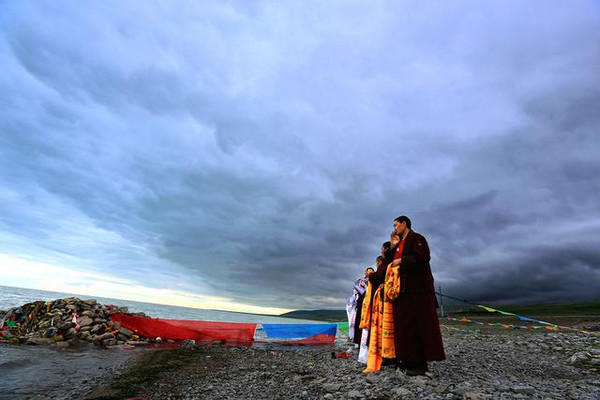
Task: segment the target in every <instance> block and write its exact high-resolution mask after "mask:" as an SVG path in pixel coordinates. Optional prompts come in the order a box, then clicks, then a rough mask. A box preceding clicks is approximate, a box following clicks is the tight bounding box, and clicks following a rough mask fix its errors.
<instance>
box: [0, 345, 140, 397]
mask: <svg viewBox="0 0 600 400" xmlns="http://www.w3.org/2000/svg"><path fill="white" fill-rule="evenodd" d="M141 351H144V350H143V349H120V348H113V349H104V348H101V347H98V346H93V345H82V346H81V347H75V348H65V349H63V348H56V347H53V346H29V345H8V344H0V399H75V398H79V397H81V395H82V394H83V393H85V391H87V390H88V389H89V388H90V387H91V386H93V385H95V384H98V383H100V382H101V381H102V380H104V379H106V378H107V377H110V376H113V375H114V374H115V373H116V371H117V370H118V369H119V368H122V367H123V366H124V365H125V363H126V362H127V361H128V360H130V359H131V358H132V357H134V356H135V355H137V354H139V353H140V352H141Z"/></svg>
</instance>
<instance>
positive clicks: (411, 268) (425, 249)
mask: <svg viewBox="0 0 600 400" xmlns="http://www.w3.org/2000/svg"><path fill="white" fill-rule="evenodd" d="M414 236H415V237H414V239H413V240H411V241H410V246H411V247H412V248H411V251H408V252H407V251H406V250H405V251H404V253H409V254H408V255H406V256H402V269H403V270H404V272H406V273H411V272H416V271H418V270H419V269H424V268H427V267H428V266H429V261H430V260H431V256H430V254H429V245H428V244H427V240H425V237H423V235H420V234H418V233H415V235H414ZM407 244H409V243H407Z"/></svg>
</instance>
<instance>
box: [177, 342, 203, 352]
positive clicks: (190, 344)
mask: <svg viewBox="0 0 600 400" xmlns="http://www.w3.org/2000/svg"><path fill="white" fill-rule="evenodd" d="M179 348H180V349H184V350H198V349H200V347H198V345H197V344H196V341H195V340H192V339H186V340H184V341H183V342H182V343H181V346H179Z"/></svg>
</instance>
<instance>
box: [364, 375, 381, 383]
mask: <svg viewBox="0 0 600 400" xmlns="http://www.w3.org/2000/svg"><path fill="white" fill-rule="evenodd" d="M367 381H369V382H371V383H377V382H379V376H377V375H375V374H369V375H367Z"/></svg>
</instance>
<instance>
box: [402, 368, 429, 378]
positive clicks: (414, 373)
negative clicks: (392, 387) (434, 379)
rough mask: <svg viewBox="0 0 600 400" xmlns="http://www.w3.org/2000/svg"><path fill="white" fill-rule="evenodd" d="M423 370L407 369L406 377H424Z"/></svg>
mask: <svg viewBox="0 0 600 400" xmlns="http://www.w3.org/2000/svg"><path fill="white" fill-rule="evenodd" d="M425 372H426V371H425V370H424V369H409V370H406V375H407V376H419V375H425Z"/></svg>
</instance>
